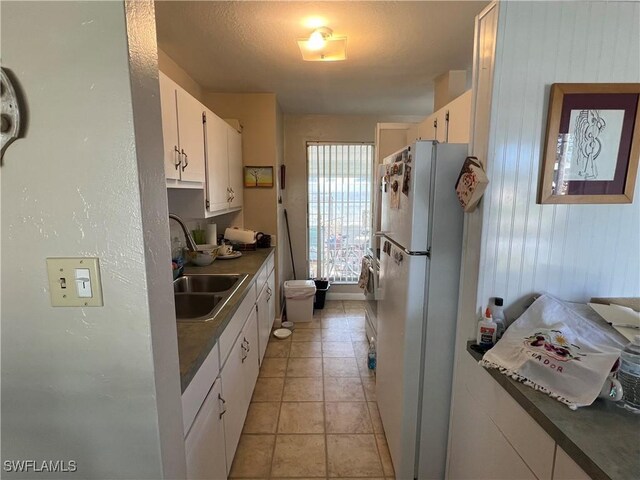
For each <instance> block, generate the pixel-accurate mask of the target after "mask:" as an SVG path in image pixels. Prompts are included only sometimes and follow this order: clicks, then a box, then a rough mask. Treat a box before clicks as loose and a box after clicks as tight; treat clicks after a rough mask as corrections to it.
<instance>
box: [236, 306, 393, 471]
mask: <svg viewBox="0 0 640 480" xmlns="http://www.w3.org/2000/svg"><path fill="white" fill-rule="evenodd" d="M364 321H365V320H364V306H363V304H362V302H347V301H345V302H341V301H328V302H326V304H325V308H324V309H323V310H317V311H316V314H315V315H314V319H313V322H310V323H307V324H296V328H295V330H294V332H293V335H291V337H289V338H288V339H286V340H278V339H276V338H274V337H271V340H270V341H269V345H268V346H267V352H266V354H265V358H264V361H263V364H262V367H261V369H260V376H259V378H258V382H257V383H256V387H255V391H254V393H253V399H252V401H251V405H250V407H249V412H248V414H247V419H246V421H245V424H244V430H243V433H242V436H241V438H240V444H239V445H238V449H237V451H236V456H235V459H234V461H233V465H232V467H231V474H230V477H231V478H252V479H279V478H368V479H371V478H378V479H383V478H393V476H394V472H393V466H392V464H391V457H390V455H389V450H388V448H387V441H386V439H385V436H384V431H383V429H382V422H381V421H380V414H379V413H378V407H377V404H376V396H375V395H376V394H375V377H374V376H373V373H372V372H371V371H370V370H369V369H368V368H367V350H368V343H367V339H366V335H365V331H364Z"/></svg>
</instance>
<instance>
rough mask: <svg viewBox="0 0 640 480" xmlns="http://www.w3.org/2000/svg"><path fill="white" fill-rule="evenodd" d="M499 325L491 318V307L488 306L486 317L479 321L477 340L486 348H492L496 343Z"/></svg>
mask: <svg viewBox="0 0 640 480" xmlns="http://www.w3.org/2000/svg"><path fill="white" fill-rule="evenodd" d="M497 331H498V325H497V324H496V322H494V321H493V320H492V318H491V309H490V308H489V307H487V309H486V310H485V312H484V317H483V318H482V320H480V321H479V322H478V335H477V338H476V342H477V343H478V345H481V346H483V347H485V348H491V347H493V345H494V344H495V343H496V333H497Z"/></svg>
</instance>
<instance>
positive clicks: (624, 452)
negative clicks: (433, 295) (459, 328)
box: [467, 341, 640, 480]
mask: <svg viewBox="0 0 640 480" xmlns="http://www.w3.org/2000/svg"><path fill="white" fill-rule="evenodd" d="M474 343H475V342H474V341H469V342H468V343H467V351H468V352H469V354H470V355H471V356H472V357H473V358H474V359H476V360H478V361H480V360H481V359H482V354H481V353H478V352H476V351H474V350H471V349H470V348H469V347H470V346H471V345H472V344H474ZM485 370H487V372H489V373H490V374H491V376H492V377H493V378H494V379H495V380H496V381H497V382H498V383H499V384H500V385H501V386H502V387H503V388H504V389H505V390H506V391H507V392H508V393H509V394H510V395H511V396H512V397H513V398H514V400H515V401H516V402H518V404H519V405H520V406H521V407H522V408H524V409H525V410H526V412H527V413H528V414H529V415H531V416H532V417H533V419H534V420H535V421H536V422H537V423H538V424H539V425H540V426H541V427H542V428H543V429H544V430H545V431H546V432H547V433H548V434H549V435H550V436H551V438H553V439H554V440H555V441H556V443H557V444H558V445H559V446H560V447H562V449H563V450H564V451H565V452H567V455H569V456H570V457H571V458H572V459H573V461H574V462H576V463H577V464H578V465H580V467H581V468H582V469H583V470H584V471H585V472H586V473H587V474H589V475H590V476H591V477H592V478H594V479H611V480H614V479H616V480H617V479H620V480H629V479H632V478H638V472H640V415H635V414H633V413H631V412H629V411H627V410H624V409H623V408H620V407H618V406H617V405H616V403H614V402H610V401H606V400H603V399H597V400H596V401H595V402H593V404H592V405H590V406H588V407H581V408H578V410H576V411H573V410H570V409H569V408H568V407H567V406H566V405H564V404H562V403H560V402H558V401H557V400H554V399H553V398H551V397H550V396H548V395H546V394H544V393H542V392H538V391H536V390H534V389H533V388H531V387H528V386H526V385H524V384H523V383H520V382H517V381H515V380H513V379H511V378H510V377H508V376H506V375H503V374H502V373H500V372H499V371H498V370H496V369H494V368H486V369H485Z"/></svg>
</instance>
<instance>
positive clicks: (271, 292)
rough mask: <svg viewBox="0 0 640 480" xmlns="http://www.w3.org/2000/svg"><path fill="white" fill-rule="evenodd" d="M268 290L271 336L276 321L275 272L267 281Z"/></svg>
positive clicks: (272, 272)
mask: <svg viewBox="0 0 640 480" xmlns="http://www.w3.org/2000/svg"><path fill="white" fill-rule="evenodd" d="M267 288H268V289H269V291H268V293H269V296H268V297H267V300H268V303H269V334H270V333H271V329H272V328H273V322H275V320H276V298H275V297H276V293H275V292H276V274H275V272H274V271H273V270H271V273H270V274H269V280H268V281H267Z"/></svg>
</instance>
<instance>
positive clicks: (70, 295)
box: [47, 257, 104, 307]
mask: <svg viewBox="0 0 640 480" xmlns="http://www.w3.org/2000/svg"><path fill="white" fill-rule="evenodd" d="M76 269H87V270H88V271H89V281H90V290H89V291H90V292H91V297H81V296H80V294H85V295H86V290H85V291H84V293H82V292H78V285H77V282H76V277H77V275H76ZM47 274H48V277H49V292H50V294H51V305H52V306H54V307H101V306H103V305H104V304H103V302H102V283H101V280H100V265H99V262H98V258H94V257H87V258H81V257H78V258H47ZM83 276H84V275H83Z"/></svg>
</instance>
